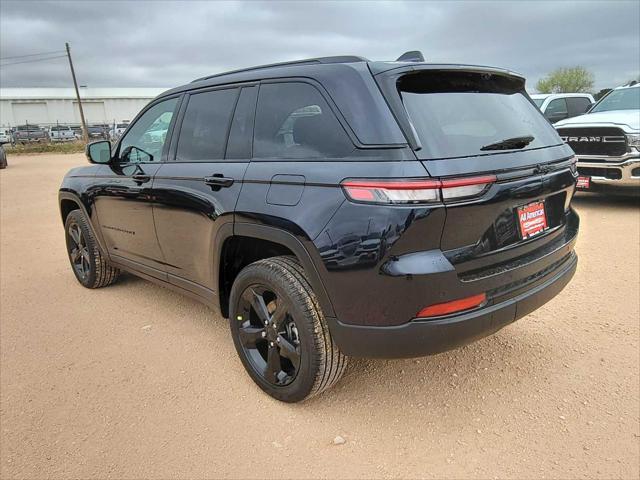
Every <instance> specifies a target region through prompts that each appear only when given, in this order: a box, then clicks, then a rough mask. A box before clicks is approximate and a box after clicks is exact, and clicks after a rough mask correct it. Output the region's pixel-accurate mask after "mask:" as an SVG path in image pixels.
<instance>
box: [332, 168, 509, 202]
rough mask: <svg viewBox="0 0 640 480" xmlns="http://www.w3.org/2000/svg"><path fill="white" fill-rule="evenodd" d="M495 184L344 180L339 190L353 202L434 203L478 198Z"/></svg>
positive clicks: (488, 178)
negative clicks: (341, 189)
mask: <svg viewBox="0 0 640 480" xmlns="http://www.w3.org/2000/svg"><path fill="white" fill-rule="evenodd" d="M495 181H496V177H495V175H484V176H481V177H466V178H452V179H445V180H434V179H415V180H366V179H358V180H345V181H343V182H342V184H341V185H342V188H343V189H344V192H345V193H346V195H347V197H348V198H349V199H351V200H353V201H355V202H364V203H383V204H411V203H437V202H440V201H444V202H447V201H449V202H451V201H458V200H464V199H467V198H472V197H476V196H479V195H481V194H482V193H484V191H485V190H486V189H487V188H488V187H489V186H490V185H491V184H492V183H494V182H495Z"/></svg>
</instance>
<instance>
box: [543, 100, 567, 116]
mask: <svg viewBox="0 0 640 480" xmlns="http://www.w3.org/2000/svg"><path fill="white" fill-rule="evenodd" d="M544 116H545V117H547V118H548V119H556V120H559V119H562V118H565V117H566V116H567V103H566V102H565V100H564V98H556V99H555V100H551V102H550V103H549V105H547V109H546V110H545V112H544Z"/></svg>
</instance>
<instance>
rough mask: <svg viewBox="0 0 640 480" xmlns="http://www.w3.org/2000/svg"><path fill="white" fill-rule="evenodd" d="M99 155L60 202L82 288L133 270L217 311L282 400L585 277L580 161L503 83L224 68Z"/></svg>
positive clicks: (246, 361) (351, 68)
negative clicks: (353, 361)
mask: <svg viewBox="0 0 640 480" xmlns="http://www.w3.org/2000/svg"><path fill="white" fill-rule="evenodd" d="M409 59H410V60H409ZM87 157H88V160H89V162H90V163H91V165H86V166H83V167H78V168H75V169H73V170H71V171H70V172H69V173H68V174H67V175H66V176H65V178H64V180H63V182H62V186H61V188H60V192H59V206H60V212H61V219H62V223H63V224H64V230H65V235H66V246H67V253H68V257H69V261H70V267H71V270H72V271H73V273H74V275H75V277H76V279H77V280H78V282H79V283H80V284H81V285H83V286H85V287H87V288H98V287H104V286H107V285H110V284H112V283H114V282H115V281H116V280H117V279H118V275H119V273H120V271H121V270H126V271H130V272H133V273H135V274H138V275H140V276H142V277H144V278H147V279H149V280H154V281H156V282H158V283H160V284H162V285H165V286H169V287H171V288H174V289H176V290H178V291H181V292H183V293H186V294H188V295H190V296H192V297H194V298H197V299H199V300H200V301H202V302H204V303H206V304H207V305H210V306H212V307H213V308H215V309H219V311H220V312H221V313H222V315H223V316H224V317H226V318H228V319H229V326H230V329H231V336H232V338H233V341H234V343H235V346H236V350H237V352H238V355H239V356H240V359H241V361H242V363H243V365H244V366H245V368H246V370H247V372H248V374H249V376H250V377H251V378H252V379H253V380H254V381H255V382H256V383H257V385H258V386H259V387H260V388H262V389H263V390H264V391H265V392H267V393H268V394H270V395H272V396H273V397H275V398H277V399H279V400H283V401H286V402H297V401H301V400H303V399H305V398H308V397H310V396H313V395H316V394H318V393H320V392H322V391H323V390H326V389H327V388H329V387H331V386H332V385H333V384H335V383H336V382H337V381H338V379H339V378H340V376H341V375H342V373H343V372H344V370H345V367H346V364H347V356H356V357H384V358H392V357H415V356H421V355H427V354H430V353H436V352H442V351H445V350H448V349H451V348H456V347H458V346H461V345H464V344H466V343H469V342H472V341H474V340H477V339H479V338H481V337H484V336H486V335H490V334H492V333H494V332H496V331H497V330H499V329H500V328H502V327H504V326H506V325H508V324H510V323H512V322H514V321H515V320H517V319H518V318H521V317H523V316H525V315H527V314H528V313H530V312H532V311H533V310H535V309H537V308H538V307H540V306H541V305H543V304H545V303H546V302H548V301H549V300H550V299H551V298H553V297H554V296H555V295H556V294H557V293H558V292H560V291H561V290H562V288H563V287H564V286H565V285H566V284H567V283H568V282H569V281H570V279H571V277H572V276H573V274H574V272H575V270H576V265H577V256H576V254H575V253H574V245H575V242H576V237H577V234H578V224H579V219H578V216H577V214H576V213H575V211H574V210H573V208H572V207H571V200H572V197H573V193H574V191H575V182H576V173H575V159H574V155H573V152H572V151H571V148H569V146H567V145H566V144H565V143H564V142H563V141H562V140H561V139H560V137H559V136H558V134H557V132H556V131H555V130H554V128H553V127H552V126H551V124H549V122H548V121H546V120H545V118H544V117H543V115H542V114H541V113H540V111H539V110H538V109H537V108H536V107H535V105H533V104H532V103H531V100H530V98H529V96H528V95H527V93H526V91H525V79H524V78H523V77H522V76H520V75H518V74H516V73H513V72H510V71H507V70H502V69H496V68H491V67H480V66H467V65H455V66H452V65H438V64H429V63H426V62H424V59H423V58H422V55H421V54H419V52H412V53H407V54H405V55H403V56H402V57H400V59H398V61H394V62H370V61H368V60H366V59H364V58H362V57H348V56H340V57H328V58H320V59H308V60H302V61H299V62H289V63H284V64H276V65H267V66H262V67H257V68H250V69H246V70H240V71H236V72H231V73H227V74H222V75H214V76H211V77H206V78H201V79H199V80H196V81H194V82H192V83H189V84H187V85H184V86H181V87H178V88H174V89H173V90H169V91H168V92H165V93H163V94H162V95H161V96H159V97H157V98H156V99H155V100H153V101H152V102H151V103H149V104H148V105H147V106H146V107H145V108H144V109H143V110H142V111H141V112H140V114H139V115H138V116H137V117H136V119H135V120H134V122H133V124H132V125H131V126H130V127H129V128H128V129H127V131H126V133H125V134H124V135H123V136H122V138H120V140H119V141H118V142H115V143H114V144H113V145H112V144H111V143H110V142H107V141H100V142H94V143H91V144H89V145H88V146H87ZM548 320H549V321H550V322H551V321H552V320H553V319H552V318H549V319H548ZM214 355H215V353H214Z"/></svg>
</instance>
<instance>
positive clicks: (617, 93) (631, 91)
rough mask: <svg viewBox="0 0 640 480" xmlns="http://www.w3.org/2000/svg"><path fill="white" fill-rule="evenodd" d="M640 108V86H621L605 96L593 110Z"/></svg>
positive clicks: (606, 110)
mask: <svg viewBox="0 0 640 480" xmlns="http://www.w3.org/2000/svg"><path fill="white" fill-rule="evenodd" d="M639 109H640V88H638V87H634V88H621V89H620V90H613V91H612V92H611V93H609V95H607V96H606V97H604V98H603V99H602V101H601V102H600V103H598V104H597V105H596V106H595V107H594V108H593V110H591V111H590V112H589V113H594V112H608V111H610V110H639Z"/></svg>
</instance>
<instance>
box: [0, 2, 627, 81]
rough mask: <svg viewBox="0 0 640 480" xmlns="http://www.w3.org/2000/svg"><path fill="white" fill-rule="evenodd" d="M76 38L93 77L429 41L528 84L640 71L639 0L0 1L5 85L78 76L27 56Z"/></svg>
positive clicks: (623, 77) (0, 74)
mask: <svg viewBox="0 0 640 480" xmlns="http://www.w3.org/2000/svg"><path fill="white" fill-rule="evenodd" d="M67 41H68V42H69V43H70V44H71V48H72V53H73V58H74V63H75V66H76V70H77V75H78V81H79V83H80V84H82V85H87V86H90V87H98V86H101V87H105V86H112V87H116V86H118V87H120V86H154V87H155V86H160V87H171V86H175V85H179V84H182V83H186V82H189V81H191V80H193V79H194V78H197V77H200V76H203V75H207V74H211V73H217V72H221V71H225V70H228V69H234V68H241V67H246V66H252V65H256V64H263V63H271V62H278V61H285V60H292V59H298V58H308V57H316V56H326V55H339V54H355V55H361V56H365V57H367V58H370V59H375V60H389V59H391V60H393V59H395V58H397V57H398V56H399V55H400V54H402V53H403V52H405V51H407V50H421V51H422V52H423V53H424V56H425V57H426V58H427V60H428V61H434V62H446V63H449V62H452V63H476V64H486V65H492V66H499V67H505V68H509V69H512V70H516V71H518V72H520V73H523V74H524V75H525V76H526V77H527V79H528V85H529V90H533V86H534V85H535V82H536V81H537V80H538V79H539V78H540V77H541V76H543V75H544V74H545V73H547V72H549V71H550V70H553V69H554V68H557V67H562V66H574V65H582V66H584V67H586V68H588V69H589V70H591V71H592V72H593V73H594V75H595V90H596V91H597V90H599V89H600V88H605V87H612V86H617V85H619V84H621V83H624V82H626V81H628V80H630V79H633V78H637V77H638V75H639V74H640V2H638V1H637V0H631V1H616V0H610V1H606V0H602V1H583V2H573V1H538V2H525V1H498V2H482V1H449V2H399V1H398V2H367V1H357V2H348V1H342V2H337V1H336V2H329V1H327V2H318V3H312V2H302V1H300V2H293V1H291V2H264V3H263V2H257V1H254V2H245V3H232V2H229V3H227V2H222V1H216V2H214V1H210V2H206V1H202V2H192V3H191V2H186V1H185V2H170V1H162V2H155V1H144V0H143V1H137V2H133V1H111V2H101V1H81V0H78V1H72V2H50V3H49V2H37V1H26V0H25V1H16V2H14V1H7V0H0V57H2V59H3V60H2V61H1V64H2V66H1V67H0V85H1V86H2V87H16V86H70V82H71V79H70V75H69V70H68V65H67V63H66V60H65V59H64V58H57V59H53V60H49V61H46V62H25V60H31V59H34V58H37V57H21V56H22V55H30V54H34V53H41V52H52V51H58V50H62V49H63V48H64V42H67ZM52 56H55V54H53V55H52ZM16 57H18V58H16Z"/></svg>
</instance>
